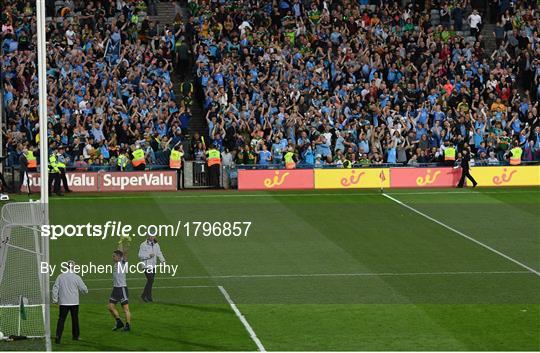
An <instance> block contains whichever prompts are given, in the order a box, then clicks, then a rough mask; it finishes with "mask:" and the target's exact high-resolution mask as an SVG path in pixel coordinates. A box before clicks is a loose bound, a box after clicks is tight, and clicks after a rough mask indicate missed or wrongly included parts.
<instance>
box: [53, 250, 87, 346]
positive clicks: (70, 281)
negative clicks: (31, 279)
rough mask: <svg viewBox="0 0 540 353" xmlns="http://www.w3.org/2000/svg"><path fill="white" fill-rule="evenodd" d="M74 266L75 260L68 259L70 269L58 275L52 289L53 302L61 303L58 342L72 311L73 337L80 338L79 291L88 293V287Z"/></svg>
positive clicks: (57, 325)
mask: <svg viewBox="0 0 540 353" xmlns="http://www.w3.org/2000/svg"><path fill="white" fill-rule="evenodd" d="M74 266H75V261H73V260H70V261H68V269H69V271H66V272H62V273H61V274H60V275H59V276H58V277H56V281H55V282H54V286H53V289H52V300H53V303H58V304H59V305H60V307H59V315H58V323H57V324H56V336H55V342H56V343H57V344H59V343H60V340H61V339H62V332H63V331H64V324H65V322H66V319H67V316H68V314H69V313H71V337H72V339H73V340H75V341H78V340H79V334H80V331H79V292H82V293H88V288H87V287H86V285H85V284H84V282H83V280H82V278H81V277H80V276H79V275H78V274H76V273H75V272H74V271H73V269H74Z"/></svg>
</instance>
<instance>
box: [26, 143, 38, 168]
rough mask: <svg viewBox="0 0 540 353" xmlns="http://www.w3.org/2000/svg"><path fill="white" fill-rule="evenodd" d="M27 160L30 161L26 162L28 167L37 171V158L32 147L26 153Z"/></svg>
mask: <svg viewBox="0 0 540 353" xmlns="http://www.w3.org/2000/svg"><path fill="white" fill-rule="evenodd" d="M25 157H26V160H27V161H28V163H27V164H26V167H27V168H28V171H29V172H35V171H37V158H36V156H34V151H32V147H30V148H29V149H28V150H27V151H26V154H25Z"/></svg>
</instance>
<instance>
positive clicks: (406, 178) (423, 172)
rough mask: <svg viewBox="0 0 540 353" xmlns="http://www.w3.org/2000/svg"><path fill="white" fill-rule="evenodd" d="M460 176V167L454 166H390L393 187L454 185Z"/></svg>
mask: <svg viewBox="0 0 540 353" xmlns="http://www.w3.org/2000/svg"><path fill="white" fill-rule="evenodd" d="M460 177H461V169H459V168H458V169H454V168H391V169H390V186H391V187H393V188H435V187H447V188H448V187H454V186H456V185H457V184H458V182H459V178H460Z"/></svg>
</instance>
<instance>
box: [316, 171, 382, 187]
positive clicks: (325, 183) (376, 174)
mask: <svg viewBox="0 0 540 353" xmlns="http://www.w3.org/2000/svg"><path fill="white" fill-rule="evenodd" d="M380 187H383V188H388V187H390V169H389V168H366V169H316V170H315V189H372V188H380Z"/></svg>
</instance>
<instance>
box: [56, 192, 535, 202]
mask: <svg viewBox="0 0 540 353" xmlns="http://www.w3.org/2000/svg"><path fill="white" fill-rule="evenodd" d="M538 192H540V190H537V189H531V190H505V191H481V192H480V191H453V192H451V193H450V192H448V191H419V192H393V193H389V194H392V195H443V194H446V195H460V194H474V193H479V194H523V193H538ZM380 194H381V193H380V192H376V193H375V192H364V193H349V194H345V193H309V192H306V193H294V194H290V193H280V192H272V193H268V194H243V193H242V192H239V193H233V191H231V193H230V194H210V195H175V194H172V193H171V195H159V197H160V198H169V199H183V198H186V199H188V198H220V197H221V198H243V197H246V198H247V197H299V196H308V197H309V196H376V195H380ZM151 196H152V195H131V196H122V195H113V196H80V197H79V196H75V197H63V198H54V201H84V200H115V199H118V198H122V200H125V199H147V198H149V197H151Z"/></svg>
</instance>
